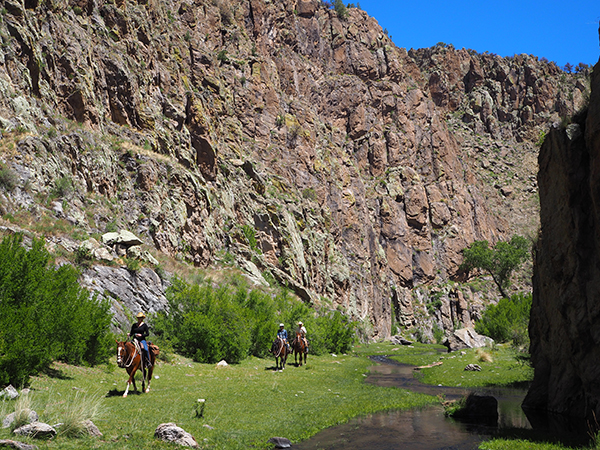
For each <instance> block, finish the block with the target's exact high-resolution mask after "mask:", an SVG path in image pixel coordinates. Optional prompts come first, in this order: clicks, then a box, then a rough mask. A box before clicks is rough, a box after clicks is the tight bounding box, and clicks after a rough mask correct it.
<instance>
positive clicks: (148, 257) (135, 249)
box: [127, 245, 159, 266]
mask: <svg viewBox="0 0 600 450" xmlns="http://www.w3.org/2000/svg"><path fill="white" fill-rule="evenodd" d="M127 257H128V258H135V259H139V260H141V261H147V262H149V263H150V264H153V265H155V266H158V265H159V262H158V261H157V260H156V258H155V257H154V256H152V254H151V253H150V252H149V251H147V250H144V249H142V246H141V245H132V246H131V247H129V248H128V249H127Z"/></svg>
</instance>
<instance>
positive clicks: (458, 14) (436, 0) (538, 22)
mask: <svg viewBox="0 0 600 450" xmlns="http://www.w3.org/2000/svg"><path fill="white" fill-rule="evenodd" d="M345 3H349V2H348V1H347V0H346V1H345ZM354 3H355V4H356V3H357V2H356V1H354ZM358 3H359V4H360V7H361V9H363V10H365V11H366V12H367V13H369V15H370V16H372V17H374V18H375V19H377V21H378V22H379V25H381V27H382V28H384V29H387V30H388V32H389V34H390V35H391V36H392V40H393V41H394V44H396V45H397V46H398V47H404V48H406V49H407V50H409V49H411V48H421V47H431V46H433V45H435V44H437V43H438V42H444V43H446V44H453V45H454V46H455V47H456V48H463V47H464V48H471V49H473V50H476V51H477V52H479V53H483V52H485V51H488V52H490V53H496V54H498V55H500V56H512V55H514V54H519V53H527V54H530V55H535V56H538V57H540V58H542V57H545V58H547V59H548V60H550V61H554V62H556V63H557V64H558V65H559V66H561V67H562V66H564V65H565V64H566V63H567V62H569V63H571V64H573V65H577V64H578V63H580V62H583V63H585V64H589V65H594V64H595V63H596V62H597V61H598V57H599V55H600V48H599V44H598V21H599V20H600V0H593V1H591V0H569V1H566V0H561V1H556V0H549V1H544V2H542V1H539V0H520V1H516V0H503V1H497V0H491V1H490V0H479V1H472V0H471V1H465V0H428V1H419V0H416V1H415V0H409V1H401V0H360V1H359V2H358Z"/></svg>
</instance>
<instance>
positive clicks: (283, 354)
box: [271, 337, 288, 370]
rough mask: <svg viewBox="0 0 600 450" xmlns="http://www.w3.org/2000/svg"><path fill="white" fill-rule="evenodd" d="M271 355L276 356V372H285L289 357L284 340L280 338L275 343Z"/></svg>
mask: <svg viewBox="0 0 600 450" xmlns="http://www.w3.org/2000/svg"><path fill="white" fill-rule="evenodd" d="M271 353H272V354H273V356H275V370H283V369H285V362H286V361H287V357H288V348H287V345H285V342H283V339H281V338H280V337H278V338H277V339H275V341H273V345H272V346H271ZM279 362H281V369H279Z"/></svg>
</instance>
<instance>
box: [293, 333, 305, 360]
mask: <svg viewBox="0 0 600 450" xmlns="http://www.w3.org/2000/svg"><path fill="white" fill-rule="evenodd" d="M292 349H293V352H294V362H295V364H296V367H298V353H299V354H300V365H301V366H302V355H304V364H306V354H307V353H308V347H307V345H306V342H305V341H304V338H303V337H302V336H301V335H300V333H296V339H294V342H292Z"/></svg>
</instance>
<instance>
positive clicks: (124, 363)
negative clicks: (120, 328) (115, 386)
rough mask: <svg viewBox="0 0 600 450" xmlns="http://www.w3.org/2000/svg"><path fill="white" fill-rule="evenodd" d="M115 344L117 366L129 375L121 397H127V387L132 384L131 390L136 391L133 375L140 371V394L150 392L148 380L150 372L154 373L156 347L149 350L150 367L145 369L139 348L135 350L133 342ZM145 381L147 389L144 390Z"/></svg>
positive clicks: (150, 378) (150, 375)
mask: <svg viewBox="0 0 600 450" xmlns="http://www.w3.org/2000/svg"><path fill="white" fill-rule="evenodd" d="M116 342H117V365H118V366H119V367H120V368H121V369H127V373H128V374H129V380H127V388H126V389H125V393H124V394H123V397H127V393H128V392H129V386H131V383H133V389H134V390H135V391H137V386H136V385H135V373H136V372H137V371H138V370H139V369H141V370H142V392H149V391H150V380H152V372H154V363H155V361H156V355H158V347H156V346H155V345H153V346H152V348H150V346H149V353H150V363H151V366H150V367H146V365H145V364H144V361H143V359H142V357H141V354H140V349H139V347H137V348H136V345H135V344H134V343H133V342H119V341H116ZM146 380H147V381H148V388H146Z"/></svg>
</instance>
